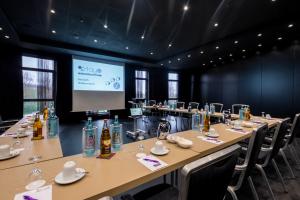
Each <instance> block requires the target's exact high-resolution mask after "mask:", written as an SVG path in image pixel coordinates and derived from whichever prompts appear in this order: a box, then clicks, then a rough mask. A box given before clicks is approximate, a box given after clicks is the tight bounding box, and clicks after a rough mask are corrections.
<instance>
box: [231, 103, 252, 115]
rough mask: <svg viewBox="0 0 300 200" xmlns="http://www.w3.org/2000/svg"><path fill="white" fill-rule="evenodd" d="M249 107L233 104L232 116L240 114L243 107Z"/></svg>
mask: <svg viewBox="0 0 300 200" xmlns="http://www.w3.org/2000/svg"><path fill="white" fill-rule="evenodd" d="M246 106H248V107H249V105H246V104H232V106H231V109H232V114H239V111H240V109H241V108H242V107H246Z"/></svg>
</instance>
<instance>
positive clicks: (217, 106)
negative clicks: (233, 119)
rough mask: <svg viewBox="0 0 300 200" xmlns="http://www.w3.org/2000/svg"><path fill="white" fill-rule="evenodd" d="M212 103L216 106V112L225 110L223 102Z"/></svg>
mask: <svg viewBox="0 0 300 200" xmlns="http://www.w3.org/2000/svg"><path fill="white" fill-rule="evenodd" d="M211 105H214V106H215V111H216V112H220V113H221V112H222V111H223V106H224V105H223V104H222V103H211Z"/></svg>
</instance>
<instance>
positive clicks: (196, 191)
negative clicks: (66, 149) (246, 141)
mask: <svg viewBox="0 0 300 200" xmlns="http://www.w3.org/2000/svg"><path fill="white" fill-rule="evenodd" d="M240 150H241V147H240V146H239V145H237V144H236V145H233V146H230V147H227V148H225V149H223V150H221V151H218V152H216V153H213V154H210V155H208V156H205V157H203V158H201V159H199V160H197V161H194V162H192V163H190V164H187V165H185V166H184V167H183V168H182V170H181V174H180V183H181V184H180V187H179V190H178V189H176V188H174V187H172V186H171V185H168V184H160V185H156V186H153V187H150V188H148V189H146V190H143V191H141V192H139V193H137V194H135V195H133V196H130V195H126V196H123V197H122V199H123V200H165V199H167V200H175V199H176V200H178V199H181V200H199V199H200V198H201V199H212V200H223V198H224V196H225V194H226V189H227V186H228V184H229V182H230V180H231V176H232V173H233V171H234V166H235V165H236V162H237V159H238V156H239V154H240Z"/></svg>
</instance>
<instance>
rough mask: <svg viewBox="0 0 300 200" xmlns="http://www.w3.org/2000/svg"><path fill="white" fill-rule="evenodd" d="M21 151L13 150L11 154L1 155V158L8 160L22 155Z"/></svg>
mask: <svg viewBox="0 0 300 200" xmlns="http://www.w3.org/2000/svg"><path fill="white" fill-rule="evenodd" d="M20 153H21V151H16V150H12V151H10V154H9V156H0V160H6V159H10V158H13V157H16V156H18V155H20Z"/></svg>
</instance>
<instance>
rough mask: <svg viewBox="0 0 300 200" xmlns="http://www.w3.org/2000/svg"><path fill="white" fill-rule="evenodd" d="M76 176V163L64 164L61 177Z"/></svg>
mask: <svg viewBox="0 0 300 200" xmlns="http://www.w3.org/2000/svg"><path fill="white" fill-rule="evenodd" d="M75 174H76V163H75V162H74V161H68V162H66V163H65V164H64V169H63V171H62V175H63V177H64V178H71V177H73V176H74V175H75Z"/></svg>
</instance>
